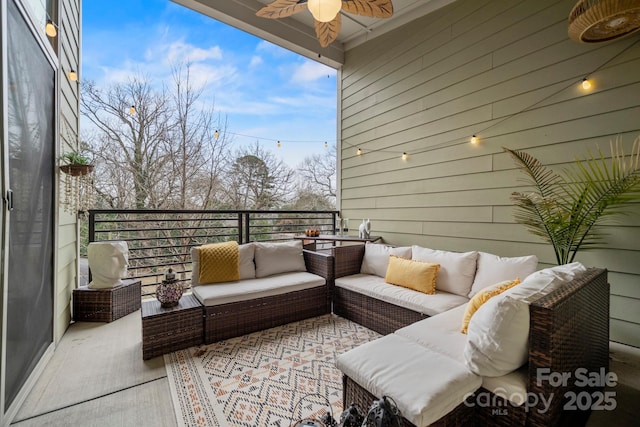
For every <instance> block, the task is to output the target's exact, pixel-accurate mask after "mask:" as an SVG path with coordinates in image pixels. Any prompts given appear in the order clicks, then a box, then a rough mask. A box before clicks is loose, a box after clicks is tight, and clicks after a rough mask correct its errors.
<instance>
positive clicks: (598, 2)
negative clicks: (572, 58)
mask: <svg viewBox="0 0 640 427" xmlns="http://www.w3.org/2000/svg"><path fill="white" fill-rule="evenodd" d="M638 30H640V2H638V0H580V1H578V3H576V5H575V6H574V7H573V9H572V10H571V13H569V30H568V32H569V37H570V38H571V39H572V40H575V41H577V42H581V43H601V42H607V41H611V40H615V39H618V38H621V37H625V36H628V35H630V34H633V33H635V32H636V31H638Z"/></svg>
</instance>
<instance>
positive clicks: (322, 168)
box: [296, 147, 336, 206]
mask: <svg viewBox="0 0 640 427" xmlns="http://www.w3.org/2000/svg"><path fill="white" fill-rule="evenodd" d="M296 171H297V173H298V175H299V177H300V178H301V179H300V183H299V185H298V193H300V194H302V195H306V196H308V195H309V194H311V193H315V194H317V195H321V196H323V197H324V198H325V199H326V200H327V202H329V204H330V205H333V206H335V202H336V149H335V147H331V148H328V149H327V150H326V151H325V153H324V154H314V155H312V156H309V157H306V158H305V159H304V160H303V161H302V163H300V164H299V165H298V168H297V170H296Z"/></svg>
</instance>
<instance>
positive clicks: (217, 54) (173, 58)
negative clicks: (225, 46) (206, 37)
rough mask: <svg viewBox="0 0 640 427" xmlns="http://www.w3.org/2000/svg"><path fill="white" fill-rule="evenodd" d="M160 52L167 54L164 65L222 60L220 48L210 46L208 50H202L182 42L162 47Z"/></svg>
mask: <svg viewBox="0 0 640 427" xmlns="http://www.w3.org/2000/svg"><path fill="white" fill-rule="evenodd" d="M161 49H162V51H164V52H167V53H166V56H165V63H167V64H175V63H180V62H191V63H194V62H204V61H207V60H211V59H213V60H220V59H222V49H220V46H212V47H210V48H209V49H202V48H199V47H197V46H193V45H191V44H188V43H184V42H183V41H176V42H173V43H171V44H169V45H168V46H162V47H161Z"/></svg>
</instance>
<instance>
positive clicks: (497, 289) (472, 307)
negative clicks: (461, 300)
mask: <svg viewBox="0 0 640 427" xmlns="http://www.w3.org/2000/svg"><path fill="white" fill-rule="evenodd" d="M518 283H520V278H519V277H518V278H516V280H505V281H504V282H500V283H496V284H495V285H492V286H489V287H487V288H484V289H482V290H481V291H480V292H478V293H477V294H475V295H474V296H473V298H471V299H470V300H469V302H468V303H467V308H466V310H465V311H464V316H463V317H462V329H461V330H460V332H462V333H463V334H466V333H467V328H468V327H469V321H470V320H471V317H472V316H473V315H474V313H475V312H476V311H478V309H479V308H480V306H482V304H484V303H485V302H487V301H489V299H491V298H492V297H495V296H496V295H500V294H501V293H503V292H504V291H506V290H507V289H510V288H513V287H514V286H515V285H517V284H518Z"/></svg>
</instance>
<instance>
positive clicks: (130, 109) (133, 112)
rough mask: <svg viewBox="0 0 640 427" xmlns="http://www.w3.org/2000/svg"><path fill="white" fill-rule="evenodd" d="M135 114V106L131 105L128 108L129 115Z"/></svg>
mask: <svg viewBox="0 0 640 427" xmlns="http://www.w3.org/2000/svg"><path fill="white" fill-rule="evenodd" d="M135 113H136V106H135V105H132V106H131V107H129V114H135Z"/></svg>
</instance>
